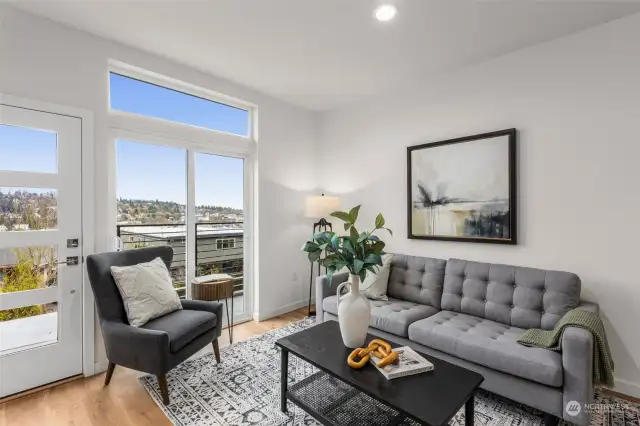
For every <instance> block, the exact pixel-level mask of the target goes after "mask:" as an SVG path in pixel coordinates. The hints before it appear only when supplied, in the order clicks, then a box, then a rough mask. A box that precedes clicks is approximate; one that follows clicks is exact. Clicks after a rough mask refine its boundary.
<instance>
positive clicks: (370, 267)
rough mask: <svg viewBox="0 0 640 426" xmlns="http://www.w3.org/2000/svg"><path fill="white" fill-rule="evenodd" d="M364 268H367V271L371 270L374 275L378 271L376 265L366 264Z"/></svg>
mask: <svg viewBox="0 0 640 426" xmlns="http://www.w3.org/2000/svg"><path fill="white" fill-rule="evenodd" d="M364 269H366V270H367V271H369V272H371V273H372V274H374V275H375V274H377V273H378V271H377V270H376V267H375V266H374V265H368V266H365V268H364Z"/></svg>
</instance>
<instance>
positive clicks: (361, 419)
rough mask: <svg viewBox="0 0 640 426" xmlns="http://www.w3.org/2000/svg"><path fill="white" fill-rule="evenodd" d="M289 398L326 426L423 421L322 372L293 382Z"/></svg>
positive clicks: (414, 425)
mask: <svg viewBox="0 0 640 426" xmlns="http://www.w3.org/2000/svg"><path fill="white" fill-rule="evenodd" d="M287 398H288V399H289V400H290V401H291V402H293V403H294V404H296V405H297V406H299V407H300V408H302V409H303V410H304V411H306V412H307V413H309V414H311V415H312V416H313V417H314V418H315V419H316V420H317V421H319V422H320V423H322V424H323V425H326V426H334V425H335V426H386V425H399V426H405V425H406V426H418V425H419V424H420V423H417V422H415V421H413V420H412V419H410V418H409V417H407V416H405V415H403V414H401V413H400V412H399V411H397V410H394V409H393V408H391V407H389V406H387V405H385V404H382V403H381V402H378V401H376V400H375V399H373V398H371V397H370V396H368V395H367V394H365V393H362V392H360V391H359V390H357V389H356V388H354V387H352V386H349V385H348V384H346V383H344V382H342V381H341V380H339V379H336V378H335V377H332V376H331V375H329V374H327V373H324V372H322V371H319V372H317V373H315V374H313V375H311V376H309V377H307V378H305V379H303V380H301V381H299V382H298V383H296V384H294V385H292V386H291V387H290V388H289V389H288V390H287Z"/></svg>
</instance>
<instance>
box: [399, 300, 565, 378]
mask: <svg viewBox="0 0 640 426" xmlns="http://www.w3.org/2000/svg"><path fill="white" fill-rule="evenodd" d="M524 332H525V330H523V329H521V328H516V327H511V326H507V325H504V324H500V323H497V322H495V321H491V320H488V319H484V318H478V317H473V316H471V315H465V314H461V313H457V312H451V311H440V312H438V313H437V314H435V315H433V316H431V317H429V318H426V319H423V320H420V321H417V322H414V323H413V324H411V325H410V326H409V339H411V340H412V341H414V342H416V343H420V344H422V345H425V346H428V347H431V348H433V349H437V350H439V351H442V352H445V353H448V354H450V355H454V356H457V357H458V358H462V359H465V360H467V361H471V362H474V363H476V364H480V365H484V366H486V367H490V368H493V369H495V370H499V371H503V372H505V373H509V374H512V375H514V376H518V377H522V378H524V379H529V380H533V381H534V382H538V383H542V384H544V385H548V386H556V387H560V386H562V382H563V370H562V354H560V353H558V352H554V351H550V350H547V349H541V348H529V347H526V346H522V345H520V344H518V343H517V340H518V337H520V336H521V335H522V333H524Z"/></svg>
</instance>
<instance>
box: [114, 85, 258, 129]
mask: <svg viewBox="0 0 640 426" xmlns="http://www.w3.org/2000/svg"><path fill="white" fill-rule="evenodd" d="M109 84H110V102H111V108H112V109H114V110H118V111H124V112H130V113H133V114H139V115H146V116H148V117H154V118H159V119H161V120H167V121H173V122H176V123H182V124H188V125H191V126H197V127H203V128H205V129H211V130H217V131H220V132H226V133H232V134H234V135H240V136H245V137H248V136H249V111H247V110H244V109H241V108H236V107H233V106H230V105H226V104H222V103H218V102H214V101H211V100H209V99H204V98H200V97H198V96H194V95H190V94H188V93H184V92H180V91H177V90H173V89H169V88H167V87H162V86H158V85H156V84H152V83H147V82H146V81H142V80H137V79H135V78H131V77H127V76H124V75H121V74H117V73H115V72H110V73H109Z"/></svg>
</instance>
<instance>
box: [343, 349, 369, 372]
mask: <svg viewBox="0 0 640 426" xmlns="http://www.w3.org/2000/svg"><path fill="white" fill-rule="evenodd" d="M361 350H362V348H356V349H354V350H353V351H352V352H351V354H350V355H349V358H347V364H349V367H351V368H355V369H360V368H362V367H364V366H365V364H366V363H367V362H369V358H370V357H369V355H368V354H367V355H365V356H364V357H362V358H360V361H356V357H357V356H358V354H359V353H360V351H361Z"/></svg>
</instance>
